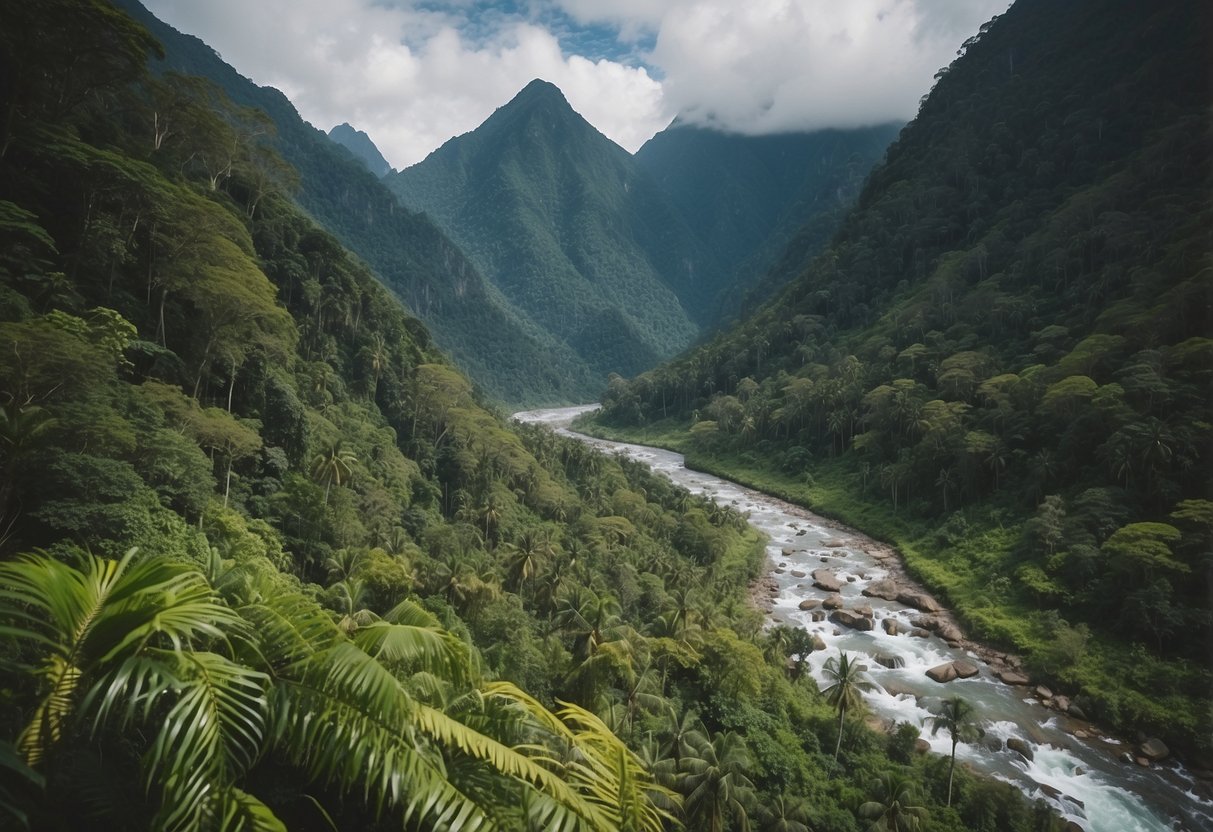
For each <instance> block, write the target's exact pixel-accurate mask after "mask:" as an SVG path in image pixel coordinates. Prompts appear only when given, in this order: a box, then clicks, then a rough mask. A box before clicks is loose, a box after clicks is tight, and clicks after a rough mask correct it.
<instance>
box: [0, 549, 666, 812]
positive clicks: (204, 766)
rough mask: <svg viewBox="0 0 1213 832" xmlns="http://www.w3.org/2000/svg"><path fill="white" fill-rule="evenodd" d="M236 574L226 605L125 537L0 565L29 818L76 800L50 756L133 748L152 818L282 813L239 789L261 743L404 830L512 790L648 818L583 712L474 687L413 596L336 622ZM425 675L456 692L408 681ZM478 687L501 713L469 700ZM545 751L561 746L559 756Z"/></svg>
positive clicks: (476, 808) (642, 799)
mask: <svg viewBox="0 0 1213 832" xmlns="http://www.w3.org/2000/svg"><path fill="white" fill-rule="evenodd" d="M252 572H256V577H255V578H254V579H253V583H254V584H255V585H253V586H244V585H243V584H241V586H240V591H241V593H242V595H243V596H244V598H245V599H246V600H244V601H239V602H238V603H240V606H239V608H235V607H232V606H229V605H228V604H226V603H224V599H222V598H221V597H220V596H219V595H217V594H216V593H215V591H214V590H213V589H212V588H211V587H210V586H209V585H208V583H207V581H206V578H205V576H204V575H203V573H202V572H201V571H199V570H198V569H197V568H196V567H195V566H193V565H190V564H180V563H174V562H171V561H169V560H168V559H166V558H157V557H148V558H144V559H142V560H140V559H137V558H136V554H135V552H134V550H132V551H131V552H130V553H128V554H127V555H126V556H125V557H124V558H123V559H122V560H121V561H113V560H105V559H102V558H98V557H92V556H88V557H86V558H84V559H83V561H82V562H81V565H80V567H79V568H74V567H72V566H69V565H67V564H64V563H60V562H58V561H55V560H53V559H51V558H49V557H45V556H40V555H39V556H26V557H24V558H21V559H18V560H17V561H15V562H10V563H7V564H3V565H0V639H2V642H0V646H2V647H3V648H4V649H3V651H0V654H11V653H13V652H15V651H16V649H17V648H16V646H15V645H14V644H13V643H12V642H14V641H16V642H20V643H21V646H22V649H23V655H25V656H28V657H29V659H31V660H32V661H33V663H32V664H30V665H27V668H29V669H24V670H22V671H20V672H23V673H25V674H27V677H28V682H29V683H28V684H25V685H21V686H19V688H18V689H19V690H20V691H22V693H18V694H17V696H18V697H19V698H20V697H22V696H23V695H24V696H25V697H27V698H29V700H30V701H28V702H17V703H16V704H18V705H19V706H23V705H28V710H27V711H26V712H27V713H29V714H31V718H30V719H29V722H28V724H27V725H26V727H25V728H24V730H22V731H21V733H20V735H19V738H18V740H17V743H16V747H17V749H18V750H19V751H20V753H21V755H22V757H23V758H24V761H25V764H26V766H29V767H32V768H33V769H34V771H35V772H37V774H42V773H43V772H42V771H39V770H40V769H41V770H46V769H50V770H51V774H52V776H47V777H46V778H45V782H46V783H48V784H51V785H49V786H48V789H50V791H49V792H48V794H47V795H46V799H45V801H44V802H43V803H42V804H41V805H39V806H37V807H36V808H37V810H38V811H40V812H41V813H42V814H43V815H44V816H48V817H39V818H38V820H42V821H47V822H45V823H34V824H32V825H35V826H58V825H62V824H60V823H56V822H55V817H54V816H55V814H56V813H59V814H63V815H69V814H74V812H73V810H74V808H76V807H77V806H78V804H77V803H76V801H77V799H78V798H77V794H76V786H77V785H78V783H76V782H74V781H73V779H72V775H70V774H69V773H68V772H67V771H66V768H67V767H68V765H69V764H70V762H71V758H72V757H74V756H75V755H77V754H78V753H80V752H84V751H87V750H89V749H97V751H98V753H101V750H102V749H104V753H105V754H106V755H107V757H108V759H112V760H115V761H121V760H136V759H137V760H138V763H137V764H138V765H139V766H140V768H141V769H142V772H141V779H142V781H143V783H145V784H146V785H145V787H146V789H147V790H148V791H149V792H150V793H152V794H153V795H157V796H158V797H159V798H160V799H159V809H158V815H157V817H156V818H155V819H154V821H153V823H152V825H153V826H155V827H156V828H164V829H169V830H179V829H194V828H216V829H217V828H233V829H234V828H246V829H253V830H276V829H282V828H283V826H282V823H281V822H280V821H279V820H278V819H277V818H276V817H275V816H274V814H273V812H272V811H271V810H270V809H269V807H268V806H266V805H265V804H264V803H262V802H261V801H260V800H259V799H258V798H257V797H255V796H254V795H252V794H251V793H249V792H248V791H246V789H247V788H248V787H249V784H250V782H255V781H256V778H254V777H250V776H249V775H250V774H251V773H252V771H253V769H254V768H256V767H257V766H258V765H259V764H260V763H261V761H262V760H270V764H271V765H274V766H276V767H281V766H283V765H286V766H289V767H293V768H295V769H297V770H298V771H299V772H300V774H301V780H309V781H316V782H323V783H326V784H328V786H329V787H331V788H333V789H336V790H337V791H338V792H340V793H342V794H344V795H347V796H351V797H353V798H354V799H355V800H358V799H359V797H360V799H361V801H362V803H363V804H364V805H365V806H366V808H367V809H368V810H371V811H373V813H374V814H375V815H381V814H382V813H383V812H384V811H392V812H393V813H394V814H396V815H398V816H400V818H401V820H402V821H403V823H404V825H405V826H406V827H412V826H420V827H424V828H430V827H434V828H452V829H453V828H458V829H465V830H479V829H487V828H495V827H496V826H497V825H498V819H499V818H503V817H508V816H509V815H510V814H511V813H513V812H515V811H516V810H515V808H514V807H516V806H518V805H526V806H527V810H526V812H527V821H528V823H530V826H531V828H543V829H582V828H584V829H587V830H595V832H599V831H601V832H605V831H606V830H610V829H620V828H629V829H635V830H641V831H642V832H657V830H660V829H661V828H662V823H663V822H664V820H665V819H666V818H668V815H667V814H666V813H665V812H663V811H662V810H661V809H660V808H659V807H658V805H657V802H658V800H659V799H661V798H663V797H666V796H668V795H664V793H663V791H662V790H661V788H660V787H659V786H657V785H656V784H655V783H654V782H653V780H652V778H651V776H650V775H649V774H648V773H647V772H645V771H644V770H643V769H642V767H641V766H640V764H639V761H638V760H637V759H636V758H635V757H634V755H631V754H630V752H628V751H627V749H626V748H625V747H624V746H623V744H622V743H621V742H620V741H619V740H618V738H616V737H614V736H613V735H611V734H610V733H609V732H608V731H606V730H605V727H604V726H602V725H601V723H600V722H598V721H597V720H596V719H595V718H594V717H593V715H592V714H587V713H585V712H582V711H580V710H579V709H575V708H573V707H571V706H570V707H567V708H565V709H564V710H562V711H561V712H560V713H559V714H553V713H551V712H550V711H547V710H546V709H545V708H543V707H542V706H541V705H539V704H538V703H535V702H534V700H532V699H530V698H529V697H527V696H526V694H524V693H522V692H521V691H519V690H517V689H516V688H514V687H513V686H511V685H509V684H507V683H494V684H488V685H484V686H482V687H475V686H474V685H475V682H476V672H475V666H474V665H473V663H472V661H471V659H470V651H469V650H468V649H467V647H466V646H465V645H464V644H463V642H462V641H460V640H459V639H457V638H455V637H454V636H453V635H451V634H450V633H447V632H445V631H443V630H441V629H440V628H439V627H438V626H437V623H436V621H435V620H434V619H433V617H432V616H430V615H429V614H428V613H426V612H425V611H424V610H421V609H420V608H419V607H417V606H416V605H415V604H411V603H404V604H401V605H400V606H398V607H397V608H396V609H394V610H393V611H391V612H390V613H388V614H387V615H386V616H385V619H384V620H383V621H379V622H375V623H373V624H370V625H369V626H367V627H363V628H360V629H359V630H358V631H357V632H356V633H355V635H354V637H353V638H350V637H348V636H346V635H345V634H344V633H343V632H342V631H341V630H340V629H339V628H338V627H337V625H336V624H335V623H334V621H333V619H332V617H331V616H330V615H329V614H328V613H327V612H326V611H325V610H324V609H322V608H321V607H320V606H319V605H318V604H317V603H316V602H315V601H314V600H313V599H312V598H309V597H308V596H306V595H305V594H304V593H302V592H300V591H298V590H295V589H293V588H291V586H290V585H289V584H288V583H287V582H285V581H282V580H280V579H278V578H277V577H275V576H274V575H273V573H272V572H271V571H269V570H263V569H262V570H250V573H252ZM427 678H429V679H431V680H433V684H431V685H430V687H431V688H440V687H442V686H450V687H451V695H450V696H449V697H448V702H449V703H458V706H457V707H456V706H454V705H452V706H451V707H449V708H446V709H444V708H442V707H435V706H433V705H431V704H429V702H428V701H426V700H425V699H424V698H421V697H419V696H418V695H416V694H414V693H413V692H412V691H413V690H415V689H416V688H417V686H418V685H419V684H420V682H419V681H418V680H422V679H427ZM26 692H28V693H26ZM492 702H499V703H504V706H505V707H506V708H508V709H509V712H510V714H511V716H510V717H509V718H502V717H501V716H499V715H493V714H486V713H485V711H486V709H487V708H490V707H491V704H490V703H492ZM486 731H493V732H496V733H494V734H489V733H486ZM502 735H504V736H502ZM522 737H525V738H526V739H520V738H522ZM115 742H116V743H117V744H116V745H115ZM6 747H11V746H7V745H6V744H5V743H4V742H3V740H2V739H0V755H2V753H3V751H4V750H5V748H6ZM66 747H70V748H71V749H72V751H71V753H70V754H66V753H65V754H59V753H56V752H57V751H58V750H59V749H60V748H66ZM131 751H134V752H135V753H134V754H131V753H130V752H131ZM559 755H564V756H566V757H567V758H568V759H570V760H574V761H576V762H575V763H571V764H569V765H568V766H567V767H566V768H565V769H564V770H557V769H558V766H557V764H556V761H557V758H558V756H559ZM0 767H7V768H9V769H14V768H17V766H14V765H12V764H11V763H10V762H9V761H5V760H3V759H0ZM37 774H35V775H34V776H37ZM54 775H59V776H54ZM27 779H31V778H29V777H27ZM0 798H3V799H5V800H6V799H7V796H6V795H0ZM24 808H25V807H22V806H17V807H14V806H10V805H4V804H3V803H0V811H3V812H7V813H8V814H10V815H12V814H14V813H16V814H17V815H18V816H19V815H20V813H21V812H22V811H24ZM77 819H78V818H77Z"/></svg>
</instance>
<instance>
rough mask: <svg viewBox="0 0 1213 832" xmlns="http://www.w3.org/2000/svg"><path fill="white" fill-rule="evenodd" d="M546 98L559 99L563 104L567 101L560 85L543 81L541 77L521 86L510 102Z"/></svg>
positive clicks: (545, 99)
mask: <svg viewBox="0 0 1213 832" xmlns="http://www.w3.org/2000/svg"><path fill="white" fill-rule="evenodd" d="M547 100H553V101H555V100H559V101H563V102H564V103H565V104H568V103H569V102H568V99H567V98H565V97H564V93H563V92H561V90H560V87H558V86H556V85H555V84H553V83H552V82H551V81H545V80H543V79H542V78H536V79H535V80H534V81H531V82H530V83H529V84H527V85H526V86H525V87H523V88H522V89H521V90H520V91H519V93H518V94H517V95H516V96H514V99H513V101H511V102H510V103H511V104H512V103H514V102H515V101H547ZM507 106H508V105H507Z"/></svg>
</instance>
